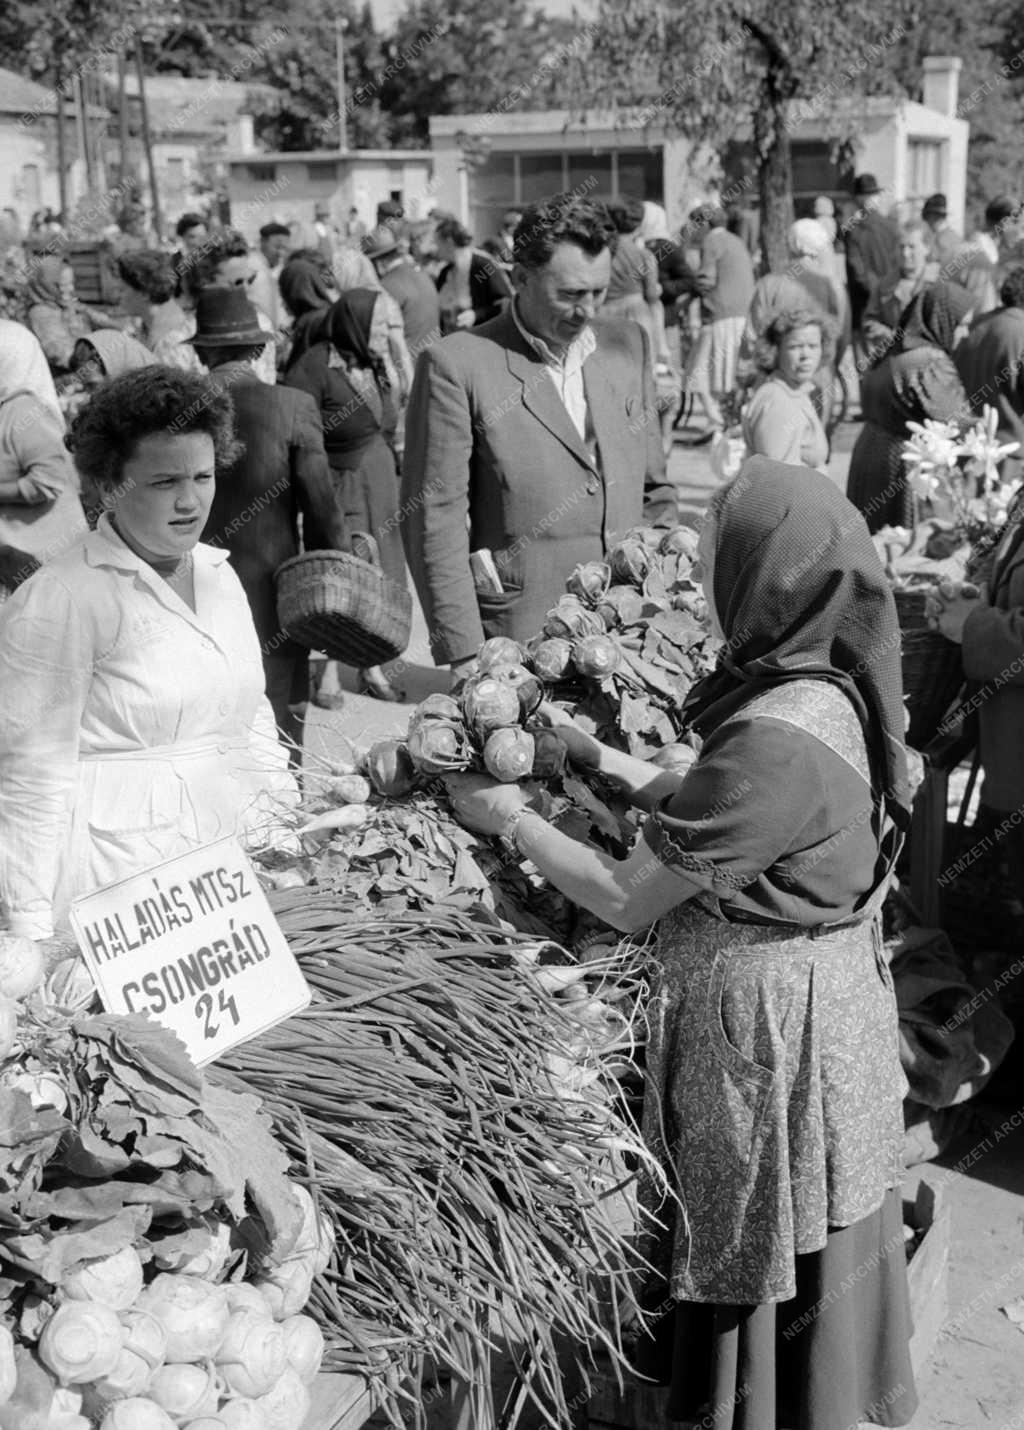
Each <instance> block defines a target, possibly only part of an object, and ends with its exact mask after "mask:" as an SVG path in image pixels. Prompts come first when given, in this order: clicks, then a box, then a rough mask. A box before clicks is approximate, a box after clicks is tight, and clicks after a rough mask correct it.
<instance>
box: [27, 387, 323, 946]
mask: <svg viewBox="0 0 1024 1430" xmlns="http://www.w3.org/2000/svg"><path fill="white" fill-rule="evenodd" d="M69 445H71V446H72V449H73V452H74V456H75V462H76V465H77V467H78V470H79V473H80V474H81V476H82V477H83V479H86V480H88V481H89V482H90V483H91V484H92V486H93V487H94V488H95V489H97V490H98V491H99V492H100V494H101V498H102V502H103V506H104V508H105V510H104V513H103V515H102V516H101V517H100V519H99V523H98V525H97V529H96V530H95V531H93V532H90V533H89V534H88V535H87V536H86V537H85V538H84V539H83V541H82V542H81V543H80V544H79V545H78V546H77V547H76V548H75V549H74V550H73V551H72V552H70V553H69V554H68V555H67V556H65V557H63V558H61V559H60V560H57V561H54V562H52V563H50V564H49V565H47V566H45V567H43V568H42V569H41V570H39V571H38V572H36V574H35V575H34V576H32V577H31V578H30V579H29V580H28V581H27V582H26V583H25V584H24V585H23V586H22V587H21V588H20V589H19V590H18V591H17V592H16V593H15V595H14V596H13V597H12V598H11V599H10V600H9V601H8V602H7V603H6V605H5V606H4V607H3V610H2V614H0V692H2V693H0V899H2V902H3V912H4V915H5V916H6V921H7V923H8V926H9V927H10V928H11V929H12V930H14V931H15V932H18V933H22V934H25V935H27V936H29V937H32V938H47V937H49V936H51V935H52V934H53V932H54V931H55V930H57V931H60V930H61V929H63V928H64V927H66V916H67V910H68V905H69V903H70V901H71V900H72V899H73V898H75V897H77V896H79V895H82V894H86V893H89V892H91V891H92V890H94V889H96V888H100V887H102V886H104V885H106V884H109V883H113V882H114V881H116V880H118V879H122V878H125V877H127V876H128V875H130V874H133V873H136V872H139V871H141V870H143V869H146V868H149V867H151V866H153V865H156V864H160V863H162V862H163V861H165V860H167V859H170V858H172V857H174V856H175V855H177V854H181V853H184V852H186V851H187V850H188V849H190V848H194V847H196V846H199V845H202V844H206V843H210V842H212V841H213V840H215V839H218V838H221V837H224V836H226V835H233V834H239V835H242V836H244V837H249V836H252V835H254V834H256V833H258V830H259V828H260V826H261V825H265V823H266V821H267V820H268V819H269V818H270V817H271V815H272V809H273V807H274V805H275V803H276V802H277V801H280V800H283V801H285V802H287V803H291V802H293V801H294V799H295V797H296V793H297V792H296V788H295V785H294V782H293V781H292V779H291V777H290V775H289V774H288V773H287V769H286V765H287V755H286V752H285V750H284V749H283V747H282V746H281V745H280V744H278V742H277V739H276V733H275V728H274V721H273V716H272V714H271V710H270V706H269V704H268V702H267V699H266V696H265V694H264V677H263V666H262V662H261V659H260V649H259V643H258V641H257V638H256V632H255V629H254V627H253V622H252V617H251V615H250V613H249V605H248V602H247V600H246V597H245V593H244V592H243V590H242V587H241V585H240V583H239V581H238V578H237V576H236V575H235V573H234V572H233V571H232V569H231V567H230V566H229V565H228V562H227V552H225V551H220V550H217V549H215V548H214V547H210V546H204V545H201V544H200V541H199V537H200V534H201V532H202V530H203V526H204V523H205V521H206V516H207V513H208V512H209V509H210V503H211V501H212V498H213V492H214V483H215V470H216V467H217V466H218V465H219V464H220V463H223V462H224V461H226V460H229V459H230V458H231V456H232V455H233V452H234V448H235V442H234V433H233V429H232V416H231V407H230V402H229V400H228V398H226V397H225V396H224V395H223V394H222V393H221V392H220V391H219V390H218V389H217V388H216V387H215V386H214V384H213V383H212V382H211V381H210V379H208V378H205V377H194V376H192V375H190V374H187V373H183V372H181V371H177V370H174V369H171V368H167V367H162V366H154V367H148V368H145V369H142V370H141V371H137V372H132V373H129V374H127V375H126V376H124V377H122V378H118V379H116V380H114V381H112V382H109V383H107V384H106V385H105V386H104V387H102V388H101V389H100V390H99V391H98V392H97V393H96V395H95V396H94V397H93V399H92V401H91V402H90V403H89V404H88V406H86V407H84V408H83V409H82V410H81V412H80V413H79V414H78V416H77V418H76V419H75V422H74V426H73V428H72V431H71V436H70V439H69Z"/></svg>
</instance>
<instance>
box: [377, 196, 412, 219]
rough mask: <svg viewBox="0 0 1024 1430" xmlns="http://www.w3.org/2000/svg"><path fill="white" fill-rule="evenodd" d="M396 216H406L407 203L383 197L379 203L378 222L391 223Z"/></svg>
mask: <svg viewBox="0 0 1024 1430" xmlns="http://www.w3.org/2000/svg"><path fill="white" fill-rule="evenodd" d="M395 218H405V205H404V204H402V203H400V202H399V200H398V199H381V201H380V203H379V204H378V205H377V223H378V224H382V223H390V221H391V220H392V219H395Z"/></svg>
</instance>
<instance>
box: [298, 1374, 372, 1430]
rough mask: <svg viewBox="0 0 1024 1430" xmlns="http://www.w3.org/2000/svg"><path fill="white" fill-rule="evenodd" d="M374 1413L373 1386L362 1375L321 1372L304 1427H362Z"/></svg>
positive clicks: (338, 1429) (308, 1429)
mask: <svg viewBox="0 0 1024 1430" xmlns="http://www.w3.org/2000/svg"><path fill="white" fill-rule="evenodd" d="M372 1414H373V1405H372V1404H371V1397H370V1389H369V1386H368V1385H367V1384H366V1381H365V1380H364V1379H363V1377H362V1376H361V1375H318V1376H317V1378H316V1381H315V1382H314V1384H313V1404H312V1407H311V1409H310V1412H309V1415H308V1416H307V1417H306V1421H305V1424H304V1425H303V1427H302V1430H359V1426H361V1425H364V1424H365V1423H366V1421H367V1420H369V1418H370V1416H371V1415H372Z"/></svg>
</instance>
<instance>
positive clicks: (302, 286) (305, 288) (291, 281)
mask: <svg viewBox="0 0 1024 1430" xmlns="http://www.w3.org/2000/svg"><path fill="white" fill-rule="evenodd" d="M329 277H330V270H329V269H328V267H327V264H326V263H314V262H313V261H312V260H311V259H308V258H290V259H289V260H288V262H287V263H286V264H285V265H284V267H283V268H282V269H281V275H280V277H279V278H278V280H277V283H278V288H279V289H280V292H281V297H282V299H283V300H284V305H285V307H286V308H287V309H288V311H289V313H291V315H292V317H293V318H301V317H302V316H303V314H305V313H315V312H317V311H318V310H319V309H321V308H326V307H327V306H328V304H330V303H331V302H332V301H333V299H334V293H333V291H332V290H331V288H330V287H329V286H328V280H329Z"/></svg>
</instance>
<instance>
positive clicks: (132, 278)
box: [117, 248, 178, 303]
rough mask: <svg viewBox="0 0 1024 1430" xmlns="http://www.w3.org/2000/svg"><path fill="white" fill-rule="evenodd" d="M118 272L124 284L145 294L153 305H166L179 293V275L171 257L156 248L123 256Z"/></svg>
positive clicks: (118, 263)
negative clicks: (169, 299) (175, 270)
mask: <svg viewBox="0 0 1024 1430" xmlns="http://www.w3.org/2000/svg"><path fill="white" fill-rule="evenodd" d="M117 272H118V275H119V277H120V279H121V282H122V283H126V284H127V285H128V287H129V288H134V290H135V292H136V293H143V294H145V296H146V297H147V298H148V299H149V301H150V302H151V303H166V302H167V300H168V298H173V297H174V295H175V293H176V292H177V291H178V278H177V274H176V273H175V272H174V266H173V264H172V263H171V260H170V258H169V256H168V255H167V254H166V253H161V252H159V250H158V249H155V248H142V249H138V250H137V251H135V252H132V253H123V254H121V256H120V258H118V260H117Z"/></svg>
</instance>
